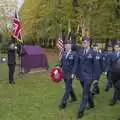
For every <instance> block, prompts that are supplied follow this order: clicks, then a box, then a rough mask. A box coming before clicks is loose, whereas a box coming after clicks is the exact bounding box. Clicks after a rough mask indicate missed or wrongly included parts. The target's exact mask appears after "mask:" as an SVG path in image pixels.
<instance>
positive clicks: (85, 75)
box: [77, 38, 95, 119]
mask: <svg viewBox="0 0 120 120" xmlns="http://www.w3.org/2000/svg"><path fill="white" fill-rule="evenodd" d="M78 55H79V59H78V69H77V74H79V79H80V83H81V86H82V88H83V93H82V100H81V103H80V108H79V111H78V115H77V118H78V119H79V118H82V117H83V116H84V111H85V108H86V107H87V104H88V107H89V108H94V107H95V105H94V101H93V96H92V94H91V92H90V89H91V84H92V82H93V60H94V59H93V57H94V51H93V49H92V48H91V40H90V38H85V40H84V41H83V49H81V50H80V51H79V54H78Z"/></svg>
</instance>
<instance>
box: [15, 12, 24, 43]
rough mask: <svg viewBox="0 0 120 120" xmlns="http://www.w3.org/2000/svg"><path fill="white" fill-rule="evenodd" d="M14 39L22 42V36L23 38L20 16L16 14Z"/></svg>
mask: <svg viewBox="0 0 120 120" xmlns="http://www.w3.org/2000/svg"><path fill="white" fill-rule="evenodd" d="M13 37H14V38H15V39H16V40H18V41H20V42H23V41H22V36H21V22H20V20H19V18H18V14H17V13H15V17H14V18H13Z"/></svg>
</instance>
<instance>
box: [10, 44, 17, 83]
mask: <svg viewBox="0 0 120 120" xmlns="http://www.w3.org/2000/svg"><path fill="white" fill-rule="evenodd" d="M15 65H16V53H15V44H14V43H10V44H9V49H8V68H9V84H15V80H14V72H15Z"/></svg>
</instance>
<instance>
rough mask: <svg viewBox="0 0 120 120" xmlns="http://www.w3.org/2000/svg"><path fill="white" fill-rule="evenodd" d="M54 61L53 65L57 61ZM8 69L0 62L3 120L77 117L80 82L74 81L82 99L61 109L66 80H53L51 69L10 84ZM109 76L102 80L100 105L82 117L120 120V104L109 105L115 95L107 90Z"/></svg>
mask: <svg viewBox="0 0 120 120" xmlns="http://www.w3.org/2000/svg"><path fill="white" fill-rule="evenodd" d="M53 62H54V61H53V60H50V64H52V65H54V64H53ZM7 71H8V69H7V66H6V65H0V78H1V80H0V120H76V115H77V111H78V108H79V105H80V99H81V93H82V90H81V87H80V84H79V81H77V80H75V81H74V88H75V92H76V95H77V98H78V101H77V102H75V103H72V104H70V103H69V102H68V106H67V108H66V109H65V110H59V108H58V105H59V103H60V100H61V98H62V96H63V93H64V83H63V82H61V83H60V84H55V83H53V82H52V81H51V80H50V78H49V72H41V73H34V74H27V75H24V76H17V74H16V85H13V86H9V85H8V72H7ZM104 82H105V77H104V76H102V78H101V82H100V89H101V93H100V95H99V96H96V98H95V103H96V108H95V109H93V110H90V111H88V110H86V112H85V116H84V117H83V119H81V120H117V118H118V117H119V116H120V104H119V103H118V104H117V105H115V106H114V107H109V106H108V103H109V100H110V99H111V97H112V89H111V91H110V92H108V93H106V92H104Z"/></svg>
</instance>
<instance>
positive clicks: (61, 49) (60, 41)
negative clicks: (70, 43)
mask: <svg viewBox="0 0 120 120" xmlns="http://www.w3.org/2000/svg"><path fill="white" fill-rule="evenodd" d="M57 47H58V49H59V51H60V52H59V56H58V57H59V60H60V59H61V58H62V55H63V52H64V44H63V40H62V34H61V35H60V36H59V38H58V41H57Z"/></svg>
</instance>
